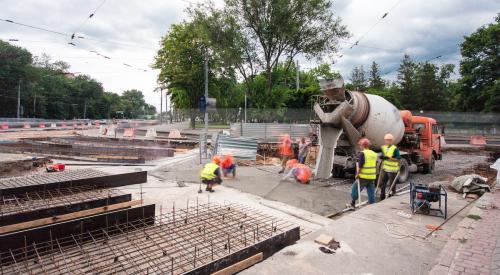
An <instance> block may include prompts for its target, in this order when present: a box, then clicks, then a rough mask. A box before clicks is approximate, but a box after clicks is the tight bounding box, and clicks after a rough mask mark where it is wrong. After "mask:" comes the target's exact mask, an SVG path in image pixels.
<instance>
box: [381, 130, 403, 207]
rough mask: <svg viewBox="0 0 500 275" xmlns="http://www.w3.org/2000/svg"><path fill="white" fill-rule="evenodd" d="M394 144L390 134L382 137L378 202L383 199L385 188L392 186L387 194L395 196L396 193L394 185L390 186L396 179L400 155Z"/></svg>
mask: <svg viewBox="0 0 500 275" xmlns="http://www.w3.org/2000/svg"><path fill="white" fill-rule="evenodd" d="M393 142H394V136H393V135H392V134H390V133H389V134H386V135H385V136H384V143H385V145H382V147H381V149H382V157H381V159H382V169H381V171H380V175H379V176H380V179H381V182H380V200H384V199H385V189H386V188H387V187H389V188H391V185H392V190H391V191H390V193H389V196H390V194H391V193H392V194H395V193H396V184H394V185H393V184H392V182H393V181H394V179H395V178H396V175H397V174H398V171H399V160H400V159H401V154H400V153H399V149H398V147H396V145H394V144H393Z"/></svg>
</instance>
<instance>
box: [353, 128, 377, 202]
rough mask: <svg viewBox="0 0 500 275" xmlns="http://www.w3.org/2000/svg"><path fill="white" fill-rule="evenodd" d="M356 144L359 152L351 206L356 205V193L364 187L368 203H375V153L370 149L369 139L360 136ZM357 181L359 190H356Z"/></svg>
mask: <svg viewBox="0 0 500 275" xmlns="http://www.w3.org/2000/svg"><path fill="white" fill-rule="evenodd" d="M358 145H359V147H360V149H361V152H360V153H359V155H358V161H357V162H356V181H354V183H353V185H352V188H351V198H352V200H351V207H353V208H354V207H355V206H356V200H357V199H358V194H360V193H361V191H363V189H364V188H366V192H367V193H368V203H370V204H371V203H375V178H376V177H377V157H378V155H377V153H375V152H373V151H372V150H370V140H368V139H367V138H362V139H361V140H359V142H358ZM358 181H359V187H360V188H361V190H359V191H358Z"/></svg>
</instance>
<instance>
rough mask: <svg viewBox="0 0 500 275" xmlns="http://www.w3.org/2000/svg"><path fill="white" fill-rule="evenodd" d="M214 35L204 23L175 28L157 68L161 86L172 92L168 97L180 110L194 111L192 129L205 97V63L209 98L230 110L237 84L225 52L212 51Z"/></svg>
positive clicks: (187, 24) (169, 35)
mask: <svg viewBox="0 0 500 275" xmlns="http://www.w3.org/2000/svg"><path fill="white" fill-rule="evenodd" d="M209 34H210V33H208V32H207V30H206V25H204V24H202V21H199V20H196V21H193V22H183V23H181V24H176V25H172V26H171V28H170V31H169V33H168V34H167V35H166V36H165V37H164V38H163V39H162V42H161V43H162V47H161V49H160V50H159V51H158V53H157V56H156V60H155V64H154V67H155V68H158V69H160V75H159V76H158V82H159V83H160V85H164V86H166V87H168V88H169V90H168V94H169V95H170V96H171V99H172V102H173V103H174V105H175V107H176V108H185V109H190V116H191V127H192V128H194V127H195V118H196V114H197V113H196V111H195V109H196V108H197V107H198V102H199V99H200V97H201V96H202V95H204V82H205V78H204V70H205V69H204V62H205V59H207V62H208V67H209V70H208V83H209V96H211V97H216V98H217V100H218V102H219V103H218V105H219V104H222V106H224V105H225V106H224V107H227V106H230V104H229V103H228V101H227V100H226V99H227V98H230V97H232V96H233V94H232V93H233V92H234V89H233V86H234V84H235V83H236V80H235V73H234V68H233V67H231V66H228V65H227V64H226V63H225V61H226V60H225V52H224V50H222V49H221V48H219V47H212V44H211V40H210V39H209V38H208V36H209Z"/></svg>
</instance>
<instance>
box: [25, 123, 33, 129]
mask: <svg viewBox="0 0 500 275" xmlns="http://www.w3.org/2000/svg"><path fill="white" fill-rule="evenodd" d="M23 128H24V129H29V128H31V125H30V124H29V123H24V125H23Z"/></svg>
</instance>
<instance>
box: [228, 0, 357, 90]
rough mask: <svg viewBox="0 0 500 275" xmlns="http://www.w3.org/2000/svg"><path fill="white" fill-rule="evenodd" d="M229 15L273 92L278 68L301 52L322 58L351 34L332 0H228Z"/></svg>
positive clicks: (252, 63) (248, 56) (251, 61)
mask: <svg viewBox="0 0 500 275" xmlns="http://www.w3.org/2000/svg"><path fill="white" fill-rule="evenodd" d="M225 4H226V7H225V11H224V12H225V14H226V15H227V16H229V17H231V18H233V19H232V21H233V22H235V24H237V26H238V27H239V33H240V34H239V37H242V39H241V40H242V41H245V43H244V44H245V45H246V46H245V47H244V48H243V49H244V51H243V52H244V53H245V55H246V58H245V59H241V61H242V62H247V63H246V64H247V65H248V66H251V67H253V66H255V65H260V66H261V67H262V69H263V71H264V72H265V76H266V80H267V82H266V90H265V91H267V93H271V92H272V89H273V86H274V81H275V79H274V78H273V75H274V73H273V72H274V70H275V67H276V66H278V64H280V62H281V61H283V60H284V61H285V63H286V64H287V68H289V67H290V65H291V63H293V60H294V58H295V57H296V56H297V55H298V54H302V55H303V56H305V57H307V58H309V59H310V58H320V57H321V56H325V55H330V54H333V53H335V52H336V51H337V50H338V39H339V38H346V37H348V32H347V31H346V28H345V26H343V25H342V24H341V21H340V19H339V18H338V17H336V16H335V14H334V12H333V6H332V1H328V0H297V1H288V0H274V1H267V0H247V1H240V0H226V1H225Z"/></svg>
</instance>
